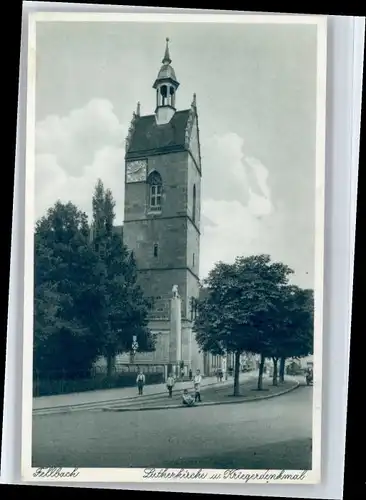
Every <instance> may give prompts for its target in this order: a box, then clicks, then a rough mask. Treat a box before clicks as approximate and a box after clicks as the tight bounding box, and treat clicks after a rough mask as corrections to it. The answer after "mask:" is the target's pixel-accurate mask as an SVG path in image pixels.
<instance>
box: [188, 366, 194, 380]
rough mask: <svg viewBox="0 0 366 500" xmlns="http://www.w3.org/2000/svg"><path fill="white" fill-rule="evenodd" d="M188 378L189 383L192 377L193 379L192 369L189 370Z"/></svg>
mask: <svg viewBox="0 0 366 500" xmlns="http://www.w3.org/2000/svg"><path fill="white" fill-rule="evenodd" d="M188 376H189V381H190V382H191V380H192V377H193V373H192V368H190V369H189V373H188Z"/></svg>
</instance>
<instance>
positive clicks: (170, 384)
mask: <svg viewBox="0 0 366 500" xmlns="http://www.w3.org/2000/svg"><path fill="white" fill-rule="evenodd" d="M166 387H167V389H168V394H169V397H170V398H171V397H173V387H174V377H173V374H172V373H171V374H170V375H169V377H168V378H167V381H166Z"/></svg>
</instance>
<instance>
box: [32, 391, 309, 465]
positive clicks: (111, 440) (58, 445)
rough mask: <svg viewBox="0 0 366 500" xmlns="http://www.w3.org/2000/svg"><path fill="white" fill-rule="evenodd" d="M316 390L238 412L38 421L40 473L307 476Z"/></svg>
mask: <svg viewBox="0 0 366 500" xmlns="http://www.w3.org/2000/svg"><path fill="white" fill-rule="evenodd" d="M311 425H312V388H311V387H300V388H298V389H296V390H295V391H293V392H290V393H288V394H286V395H283V396H279V397H275V398H273V399H268V400H263V401H257V402H253V403H243V404H234V405H222V406H214V407H210V406H207V407H201V408H199V407H195V408H181V409H170V410H156V411H142V412H128V413H120V412H95V411H94V412H93V411H85V412H84V411H79V412H75V413H69V414H61V415H45V416H35V417H34V420H33V466H34V467H46V466H51V465H52V466H59V467H80V468H81V467H189V468H197V467H203V468H242V469H253V468H254V469H255V468H258V469H267V468H268V469H279V468H280V469H307V468H310V467H311Z"/></svg>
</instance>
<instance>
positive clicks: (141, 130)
mask: <svg viewBox="0 0 366 500" xmlns="http://www.w3.org/2000/svg"><path fill="white" fill-rule="evenodd" d="M189 113H190V110H189V109H186V110H183V111H177V112H176V113H175V114H174V116H173V118H172V119H171V120H170V122H169V123H167V124H165V125H157V123H156V120H155V115H147V116H136V120H135V123H134V130H133V131H132V134H131V138H130V141H129V146H128V151H127V153H126V158H137V157H139V156H141V155H143V154H146V155H148V154H157V153H164V152H175V151H183V150H184V149H185V134H186V127H187V122H188V118H189Z"/></svg>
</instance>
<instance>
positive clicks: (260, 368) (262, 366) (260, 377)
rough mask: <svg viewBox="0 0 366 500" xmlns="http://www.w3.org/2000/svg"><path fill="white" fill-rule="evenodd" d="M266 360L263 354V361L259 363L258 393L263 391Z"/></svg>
mask: <svg viewBox="0 0 366 500" xmlns="http://www.w3.org/2000/svg"><path fill="white" fill-rule="evenodd" d="M265 360H266V358H265V356H264V354H261V360H260V362H259V373H258V386H257V389H258V391H262V390H263V371H264V362H265Z"/></svg>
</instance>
